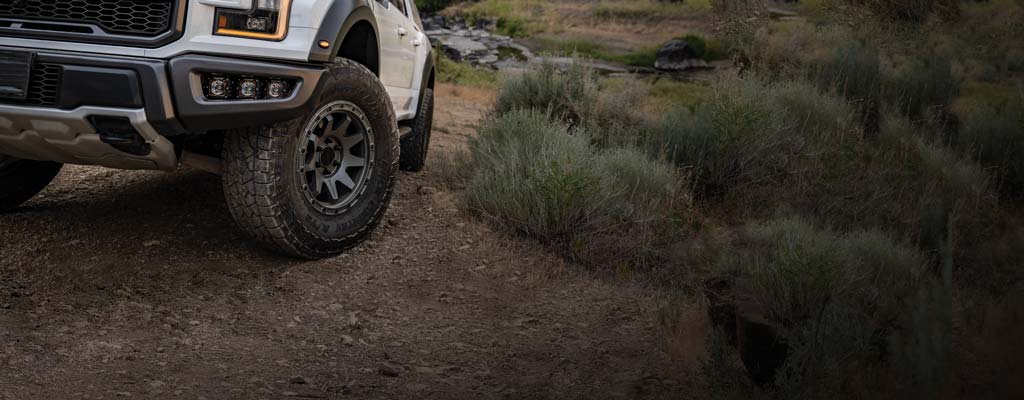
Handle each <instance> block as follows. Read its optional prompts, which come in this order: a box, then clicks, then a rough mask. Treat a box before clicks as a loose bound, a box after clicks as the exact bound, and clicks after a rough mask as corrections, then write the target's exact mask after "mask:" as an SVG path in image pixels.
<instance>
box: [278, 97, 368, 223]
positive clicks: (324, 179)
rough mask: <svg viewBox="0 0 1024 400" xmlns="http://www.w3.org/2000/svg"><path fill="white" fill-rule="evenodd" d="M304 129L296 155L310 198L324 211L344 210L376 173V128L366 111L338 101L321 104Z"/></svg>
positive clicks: (305, 194)
mask: <svg viewBox="0 0 1024 400" xmlns="http://www.w3.org/2000/svg"><path fill="white" fill-rule="evenodd" d="M303 132H304V137H303V138H302V140H303V141H304V145H303V142H300V145H299V148H298V151H299V155H298V157H295V159H296V160H297V163H298V164H299V165H298V166H297V171H298V173H299V175H300V180H299V181H300V182H303V188H304V189H305V191H304V193H303V194H304V197H305V199H306V201H308V202H309V204H310V205H312V206H313V207H314V208H316V209H317V210H319V211H320V212H322V213H324V214H328V215H335V214H338V213H341V212H344V210H346V209H347V208H348V207H349V206H350V205H352V204H353V203H355V202H356V201H358V200H359V197H360V196H361V195H362V193H363V190H364V189H365V187H366V182H367V181H368V180H369V179H370V176H371V175H372V173H373V153H374V143H373V128H372V127H371V126H370V122H369V121H368V119H367V118H366V114H364V113H363V111H362V110H360V109H359V107H356V105H355V104H352V103H351V102H348V101H336V102H333V103H330V104H327V105H325V106H323V107H321V108H320V110H319V111H317V113H316V114H315V115H314V117H313V118H312V119H310V121H309V123H308V124H307V125H306V128H305V130H304V131H303Z"/></svg>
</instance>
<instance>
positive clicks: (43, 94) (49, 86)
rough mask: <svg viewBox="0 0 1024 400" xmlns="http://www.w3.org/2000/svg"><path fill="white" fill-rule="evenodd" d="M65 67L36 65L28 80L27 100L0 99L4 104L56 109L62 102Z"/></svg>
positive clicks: (44, 64)
mask: <svg viewBox="0 0 1024 400" xmlns="http://www.w3.org/2000/svg"><path fill="white" fill-rule="evenodd" d="M63 75H64V67H61V66H60V65H57V64H48V63H36V64H35V65H34V66H33V67H32V74H31V75H30V76H29V80H28V96H26V97H25V100H13V99H0V102H2V103H14V104H22V105H29V106H36V107H55V106H57V103H58V102H59V101H60V82H61V78H62V77H63Z"/></svg>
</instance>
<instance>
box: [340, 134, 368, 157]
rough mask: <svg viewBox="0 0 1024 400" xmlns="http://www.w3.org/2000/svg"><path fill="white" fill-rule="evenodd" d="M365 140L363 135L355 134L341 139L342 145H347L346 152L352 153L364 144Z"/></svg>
mask: <svg viewBox="0 0 1024 400" xmlns="http://www.w3.org/2000/svg"><path fill="white" fill-rule="evenodd" d="M364 139H365V138H364V137H363V135H362V134H359V133H357V134H355V135H349V136H343V137H342V138H341V144H343V145H345V152H346V153H352V148H353V147H355V146H356V145H358V144H360V143H362V142H363V140H364Z"/></svg>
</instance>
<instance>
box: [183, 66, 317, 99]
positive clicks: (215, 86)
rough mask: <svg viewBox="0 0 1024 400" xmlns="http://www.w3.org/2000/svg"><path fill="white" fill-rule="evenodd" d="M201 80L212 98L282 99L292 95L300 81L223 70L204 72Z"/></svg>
mask: <svg viewBox="0 0 1024 400" xmlns="http://www.w3.org/2000/svg"><path fill="white" fill-rule="evenodd" d="M200 80H201V82H202V89H203V95H204V96H206V98H207V99H210V100H247V101H260V100H282V99H287V98H288V97H289V96H291V94H292V91H294V90H295V88H296V87H297V83H298V82H296V81H294V80H291V79H288V78H281V77H270V76H268V77H260V76H251V75H236V74H229V73H223V72H216V73H203V74H201V75H200Z"/></svg>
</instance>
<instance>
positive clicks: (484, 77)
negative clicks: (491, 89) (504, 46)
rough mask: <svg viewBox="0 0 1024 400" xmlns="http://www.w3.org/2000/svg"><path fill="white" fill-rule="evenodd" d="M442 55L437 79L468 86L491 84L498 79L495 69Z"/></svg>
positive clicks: (438, 58)
mask: <svg viewBox="0 0 1024 400" xmlns="http://www.w3.org/2000/svg"><path fill="white" fill-rule="evenodd" d="M438 52H439V53H441V54H442V55H441V56H439V57H437V79H438V80H439V81H441V82H447V83H455V84H459V85H468V86H490V85H493V84H494V82H495V81H497V75H495V73H494V71H491V70H490V69H485V68H478V67H474V66H472V65H469V64H465V63H460V62H456V61H453V60H452V59H450V58H448V57H445V56H444V55H443V54H444V52H441V51H439V50H438Z"/></svg>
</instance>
